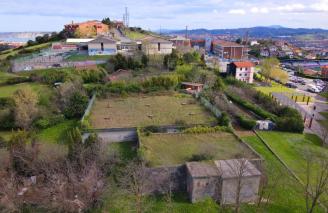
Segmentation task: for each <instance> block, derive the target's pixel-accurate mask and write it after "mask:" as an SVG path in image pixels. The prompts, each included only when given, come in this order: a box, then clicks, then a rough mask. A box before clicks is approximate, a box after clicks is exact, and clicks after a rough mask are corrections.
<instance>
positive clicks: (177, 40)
mask: <svg viewBox="0 0 328 213" xmlns="http://www.w3.org/2000/svg"><path fill="white" fill-rule="evenodd" d="M169 41H171V42H172V43H173V46H174V47H190V46H191V45H190V39H188V38H185V37H183V36H176V37H174V38H171V39H169Z"/></svg>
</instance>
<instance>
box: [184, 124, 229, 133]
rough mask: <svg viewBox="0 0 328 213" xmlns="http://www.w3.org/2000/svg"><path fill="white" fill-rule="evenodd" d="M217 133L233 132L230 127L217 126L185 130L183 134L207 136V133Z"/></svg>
mask: <svg viewBox="0 0 328 213" xmlns="http://www.w3.org/2000/svg"><path fill="white" fill-rule="evenodd" d="M215 132H231V129H230V127H226V126H215V127H205V126H196V127H191V128H188V129H185V130H184V131H183V133H186V134H205V133H215Z"/></svg>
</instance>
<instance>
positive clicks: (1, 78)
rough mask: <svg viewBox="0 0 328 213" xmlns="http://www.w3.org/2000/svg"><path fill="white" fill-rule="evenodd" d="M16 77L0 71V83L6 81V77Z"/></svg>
mask: <svg viewBox="0 0 328 213" xmlns="http://www.w3.org/2000/svg"><path fill="white" fill-rule="evenodd" d="M14 77H17V75H15V74H12V73H7V72H1V71H0V84H1V83H4V82H6V81H7V80H8V79H11V78H14Z"/></svg>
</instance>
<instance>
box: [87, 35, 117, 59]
mask: <svg viewBox="0 0 328 213" xmlns="http://www.w3.org/2000/svg"><path fill="white" fill-rule="evenodd" d="M116 53H117V44H116V41H115V40H114V39H111V38H107V37H99V38H96V39H94V40H92V41H90V42H89V43H88V54H89V55H115V54H116Z"/></svg>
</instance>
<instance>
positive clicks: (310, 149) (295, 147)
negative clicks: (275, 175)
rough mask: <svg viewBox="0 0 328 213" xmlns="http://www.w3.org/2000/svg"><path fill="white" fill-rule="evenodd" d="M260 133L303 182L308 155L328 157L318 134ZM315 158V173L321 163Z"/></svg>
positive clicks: (327, 152)
mask: <svg viewBox="0 0 328 213" xmlns="http://www.w3.org/2000/svg"><path fill="white" fill-rule="evenodd" d="M259 134H260V136H261V137H262V138H263V139H264V140H265V141H266V142H267V143H268V145H269V146H270V147H271V148H272V149H273V150H274V152H275V153H276V154H277V155H278V156H279V157H280V158H281V159H282V160H283V161H284V162H285V163H286V164H287V165H288V166H289V167H290V168H291V169H292V170H293V171H294V172H295V173H296V175H297V176H298V177H299V178H300V179H301V180H303V182H305V181H306V165H307V161H306V156H307V155H309V154H311V156H312V155H313V156H314V157H319V156H326V157H327V158H328V149H327V148H324V147H322V146H320V144H321V139H320V138H319V137H317V136H316V135H311V134H304V135H303V134H293V133H282V132H259ZM311 159H313V157H311ZM313 160H314V164H313V165H312V166H311V169H312V170H313V174H314V175H315V172H316V169H317V168H319V166H320V164H317V161H316V159H313ZM324 197H325V198H324V199H325V200H326V205H327V206H328V199H327V198H328V195H327V194H326V195H325V196H324Z"/></svg>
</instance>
